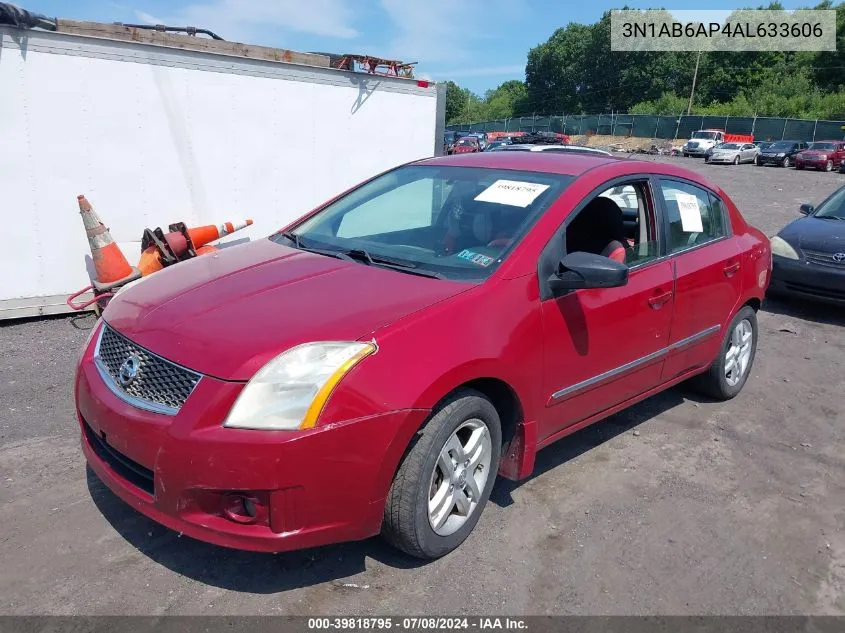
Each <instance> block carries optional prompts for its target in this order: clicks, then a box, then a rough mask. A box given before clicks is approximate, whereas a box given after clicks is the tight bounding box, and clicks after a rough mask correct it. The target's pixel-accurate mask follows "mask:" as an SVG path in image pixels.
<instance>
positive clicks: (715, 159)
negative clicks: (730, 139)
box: [709, 154, 737, 164]
mask: <svg viewBox="0 0 845 633" xmlns="http://www.w3.org/2000/svg"><path fill="white" fill-rule="evenodd" d="M736 157H737V155H736V154H735V155H733V156H711V157H710V159H709V160H710V162H711V163H724V164H729V163H732V162H734V160H736Z"/></svg>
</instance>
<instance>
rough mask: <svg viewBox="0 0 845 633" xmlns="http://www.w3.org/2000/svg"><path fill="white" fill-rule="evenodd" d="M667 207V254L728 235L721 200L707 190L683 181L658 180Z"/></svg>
mask: <svg viewBox="0 0 845 633" xmlns="http://www.w3.org/2000/svg"><path fill="white" fill-rule="evenodd" d="M660 192H661V194H662V196H663V202H664V204H665V207H666V215H667V221H668V225H669V234H668V237H667V245H668V249H669V252H670V253H677V252H678V251H682V250H685V249H687V248H690V247H692V246H698V245H699V244H705V243H707V242H710V241H712V240H715V239H719V238H720V237H724V236H725V235H727V231H726V228H725V212H724V206H723V204H722V203H721V201H720V200H719V199H718V198H716V197H715V196H712V195H711V194H710V193H708V192H707V191H705V190H704V189H701V188H700V187H696V186H694V185H690V184H687V183H683V182H677V181H673V180H661V181H660Z"/></svg>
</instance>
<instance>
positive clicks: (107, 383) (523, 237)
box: [75, 152, 771, 558]
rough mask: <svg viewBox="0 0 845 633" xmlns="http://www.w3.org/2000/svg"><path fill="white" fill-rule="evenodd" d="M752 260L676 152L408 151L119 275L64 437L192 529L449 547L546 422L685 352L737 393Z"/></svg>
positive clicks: (747, 354)
mask: <svg viewBox="0 0 845 633" xmlns="http://www.w3.org/2000/svg"><path fill="white" fill-rule="evenodd" d="M770 271H771V253H770V247H769V242H768V240H767V239H766V237H765V236H764V235H763V234H762V233H761V232H760V231H758V230H757V229H755V228H752V227H751V226H749V225H748V224H747V223H746V222H745V220H744V219H743V218H742V216H741V215H740V213H739V211H738V210H737V208H736V206H735V205H734V203H733V202H731V200H730V199H729V198H728V196H727V195H726V194H725V192H724V191H722V190H721V189H720V188H719V187H717V186H716V185H714V184H712V183H710V182H708V181H707V180H705V179H703V178H702V177H701V176H700V175H698V174H695V173H694V172H691V171H687V170H685V169H682V168H678V167H674V166H671V165H662V164H659V163H650V162H638V161H635V160H618V159H615V158H609V157H603V156H591V155H573V156H569V155H565V154H547V153H537V152H524V153H523V152H499V153H495V152H494V153H481V154H474V155H471V156H450V157H442V158H433V159H428V160H423V161H419V162H416V163H412V164H408V165H404V166H401V167H399V168H397V169H394V170H391V171H389V172H386V173H384V174H382V175H380V176H377V177H375V178H373V179H371V180H369V181H367V182H365V183H364V184H362V185H360V186H359V187H357V188H354V189H352V190H351V191H349V192H347V193H346V194H344V195H342V196H340V197H338V198H336V199H334V200H332V201H330V202H328V203H326V204H325V205H323V206H321V207H320V208H318V209H317V210H315V211H313V212H312V213H310V214H309V215H307V216H305V217H304V218H302V219H300V220H298V221H296V222H295V223H293V224H292V225H290V226H289V227H287V228H286V230H284V231H282V232H279V233H276V234H274V235H272V236H270V237H268V238H266V239H261V240H257V241H254V242H251V243H248V244H244V245H240V246H235V247H232V248H227V249H223V250H221V251H220V252H219V253H218V254H216V255H215V256H214V257H200V258H197V259H194V260H191V261H188V262H185V263H181V264H179V265H178V266H174V267H171V268H167V269H165V270H164V271H162V272H159V273H156V275H154V276H152V277H148V278H145V279H144V280H142V281H140V282H138V283H137V284H136V285H134V286H132V287H128V288H127V289H125V290H123V291H122V292H120V293H119V294H118V295H117V296H116V297H115V298H114V299H113V300H112V301H111V303H110V304H109V306H108V307H107V309H106V310H105V311H104V313H103V318H102V321H101V322H99V323H98V325H97V327H96V328H95V330H94V331H93V332H92V334H91V337H90V339H89V343H88V344H87V345H86V348H85V350H84V353H83V355H82V358H81V361H80V363H79V366H78V372H77V377H76V385H75V396H76V407H77V412H78V417H79V424H80V427H81V430H82V449H83V451H84V453H85V456H86V458H87V460H88V463H89V464H90V466H91V468H92V469H93V470H94V471H95V472H96V473H97V475H98V476H99V477H100V478H101V479H102V480H103V481H104V482H105V484H106V485H107V486H108V487H109V488H111V490H113V491H114V492H115V493H116V494H117V495H118V496H120V497H121V498H123V499H124V500H125V501H126V502H127V503H129V504H130V505H131V506H132V507H133V508H135V509H137V510H138V511H139V512H141V513H143V514H145V515H147V516H148V517H150V518H152V519H153V520H155V521H158V522H160V523H162V524H164V525H166V526H168V527H170V528H172V529H174V530H178V531H180V532H183V533H185V534H186V535H188V536H192V537H194V538H197V539H201V540H204V541H209V542H211V543H216V544H219V545H224V546H229V547H234V548H241V549H248V550H259V551H268V552H278V551H282V550H290V549H293V548H302V547H310V546H315V545H321V544H325V543H330V542H337V541H344V540H354V539H364V538H367V537H370V536H372V535H375V534H378V533H380V532H381V533H383V534H385V535H386V536H387V538H388V539H389V540H390V541H391V542H392V543H394V544H395V545H396V546H398V547H399V548H401V549H402V550H404V551H405V552H408V553H410V554H412V555H415V556H419V557H423V558H434V557H438V556H442V555H444V554H446V553H447V552H449V551H450V550H452V549H454V548H455V547H457V546H458V545H459V544H460V543H461V542H462V541H463V540H464V539H465V538H466V537H467V535H468V534H469V533H470V531H471V530H472V529H473V527H474V526H475V524H476V523H477V521H478V519H479V516H480V515H481V512H482V510H483V508H484V506H485V504H486V503H487V500H488V497H489V495H490V491H491V488H492V487H493V483H494V480H495V479H496V476H497V474H498V475H501V476H503V477H506V478H508V479H514V480H519V479H522V478H525V477H527V476H528V475H529V474H530V473H531V471H532V468H533V464H534V456H535V454H536V452H537V451H538V450H539V449H541V448H543V447H544V446H548V445H549V444H551V443H552V442H554V441H556V440H559V439H560V438H562V437H565V436H567V435H569V434H571V433H573V432H575V431H577V430H578V429H581V428H583V427H585V426H586V425H588V424H591V423H592V422H595V421H597V420H600V419H602V418H605V417H607V416H608V415H610V414H612V413H614V412H616V411H619V410H620V409H622V408H624V407H627V406H630V405H631V404H633V403H635V402H638V401H640V400H642V399H644V398H646V397H648V396H650V395H652V394H654V393H656V392H658V391H660V390H663V389H667V388H669V387H671V386H673V385H675V384H677V383H679V382H681V381H683V380H686V379H688V378H693V377H694V378H695V379H696V381H697V383H698V385H699V386H700V387H701V388H702V389H703V390H705V391H706V392H707V393H709V394H710V395H712V396H714V397H716V398H722V399H728V398H732V397H733V396H735V395H736V394H737V393H738V392H739V391H740V390H741V389H742V387H743V385H744V384H745V381H746V379H747V378H748V376H749V373H750V370H751V366H752V363H753V361H754V354H755V348H756V344H757V334H758V329H757V319H756V316H755V313H756V311H757V309H758V308H759V307H760V302H761V301H762V299H763V296H764V293H765V290H766V287H767V285H768V283H769V277H770Z"/></svg>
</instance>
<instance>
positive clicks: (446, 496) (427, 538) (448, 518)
mask: <svg viewBox="0 0 845 633" xmlns="http://www.w3.org/2000/svg"><path fill="white" fill-rule="evenodd" d="M501 429H502V427H501V422H500V420H499V414H498V412H497V411H496V408H495V407H494V406H493V404H492V403H491V402H490V400H488V399H487V398H486V397H485V396H484V395H483V394H481V393H479V392H478V391H475V390H472V389H465V390H462V391H459V392H457V393H456V394H454V395H453V396H452V397H451V398H449V400H447V401H446V402H445V403H444V404H443V405H441V406H440V407H439V409H438V410H437V411H436V412H435V413H434V415H433V416H432V417H431V418H430V419H429V421H428V422H427V423H426V424H425V426H424V427H423V428H422V431H421V435H418V436H417V437H416V438H415V443H414V444H413V445H412V447H411V449H410V450H409V451H408V453H407V454H406V455H405V457H404V459H403V460H402V463H401V465H400V466H399V470H398V472H397V473H396V477H395V478H394V479H393V484H392V485H391V487H390V492H389V493H388V496H387V501H386V503H385V507H384V522H383V525H382V534H383V535H384V537H385V538H386V539H387V540H388V541H389V542H390V543H391V544H393V545H394V546H396V547H397V548H399V549H400V550H402V551H403V552H405V553H407V554H410V555H411V556H415V557H417V558H424V559H433V558H440V557H441V556H445V555H446V554H448V553H449V552H451V551H452V550H454V549H455V548H457V547H458V546H459V545H460V544H461V543H462V542H463V541H464V539H466V538H467V536H469V534H470V532H472V530H473V528H474V527H475V525H476V523H478V519H479V517H480V516H481V512H482V511H483V510H484V506H485V505H486V504H487V500H488V499H489V498H490V492H491V490H492V489H493V484H494V482H495V480H496V473H497V472H498V470H499V457H500V455H501V446H502V430H501Z"/></svg>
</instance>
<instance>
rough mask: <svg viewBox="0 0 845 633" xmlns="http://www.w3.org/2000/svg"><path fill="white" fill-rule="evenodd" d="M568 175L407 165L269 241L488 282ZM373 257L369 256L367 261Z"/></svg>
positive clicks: (396, 266) (373, 262)
mask: <svg viewBox="0 0 845 633" xmlns="http://www.w3.org/2000/svg"><path fill="white" fill-rule="evenodd" d="M572 180H573V178H572V177H571V176H562V175H558V174H546V173H534V172H525V171H513V170H504V169H482V168H474V167H473V168H469V167H452V166H448V167H447V166H436V165H407V166H404V167H400V168H398V169H395V170H393V171H391V172H389V173H387V174H384V175H382V176H379V177H377V178H375V179H373V180H371V181H370V182H367V183H365V184H363V185H361V186H360V187H358V188H357V189H355V190H353V191H352V192H350V193H348V194H347V195H345V196H344V197H342V198H340V199H339V200H336V201H335V202H333V203H331V204H329V205H328V206H327V207H325V208H324V209H322V210H321V211H319V212H317V213H316V214H315V215H313V216H312V217H310V218H308V219H307V220H305V221H304V222H302V223H301V224H300V225H299V226H297V227H294V228H293V229H291V230H290V231H288V232H286V233H285V234H282V233H278V234H275V235H273V236H272V237H271V238H270V239H272V240H273V241H275V242H277V243H280V244H285V245H286V246H298V247H300V248H303V249H304V250H316V251H322V252H323V253H324V254H328V255H331V254H335V253H336V254H340V255H343V254H350V255H354V256H355V257H356V261H358V260H359V257H358V256H361V255H362V254H363V256H362V257H361V258H360V259H363V260H365V261H364V262H363V263H370V264H372V265H376V266H377V265H379V264H380V263H381V262H379V258H385V260H386V261H388V262H389V263H390V264H394V265H393V266H389V267H391V268H397V269H400V270H402V269H404V270H405V272H408V273H411V274H414V273H418V274H423V273H429V274H435V275H437V276H442V277H446V278H448V279H457V280H481V279H486V278H487V277H488V276H489V275H490V274H491V273H492V272H493V270H495V269H496V268H497V267H498V265H499V264H500V263H501V262H502V261H503V259H504V257H505V256H506V254H507V253H509V252H510V250H511V249H512V248H513V247H514V246H515V245H516V244H517V243H518V242H519V241H520V239H522V236H523V235H525V233H526V232H527V231H528V229H529V228H530V227H531V226H532V225H533V224H534V222H535V221H536V220H537V218H538V217H540V215H542V213H543V212H544V211H545V210H546V209H547V208H548V207H549V205H550V204H551V203H552V202H554V200H555V199H556V198H557V197H558V196H559V195H560V193H561V192H562V191H563V190H564V189H565V188H566V187H567V186H568V185H569V183H571V182H572ZM370 259H371V260H372V261H369V260H370Z"/></svg>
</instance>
